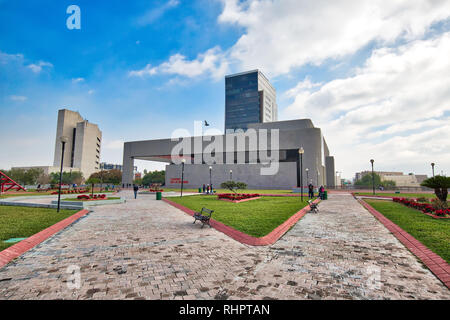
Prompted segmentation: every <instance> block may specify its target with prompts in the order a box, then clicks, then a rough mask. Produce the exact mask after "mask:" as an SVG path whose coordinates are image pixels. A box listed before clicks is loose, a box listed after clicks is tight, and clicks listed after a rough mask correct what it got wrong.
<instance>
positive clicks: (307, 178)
mask: <svg viewBox="0 0 450 320" xmlns="http://www.w3.org/2000/svg"><path fill="white" fill-rule="evenodd" d="M305 171H306V184H309V169H308V168H306V169H305Z"/></svg>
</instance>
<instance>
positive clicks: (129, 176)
mask: <svg viewBox="0 0 450 320" xmlns="http://www.w3.org/2000/svg"><path fill="white" fill-rule="evenodd" d="M130 151H131V150H130V145H129V144H127V143H125V144H124V145H123V163H122V166H123V169H122V170H123V171H122V184H123V185H124V186H125V187H127V185H132V184H133V178H134V177H133V174H134V158H133V157H132V156H131V155H130V153H131V152H130Z"/></svg>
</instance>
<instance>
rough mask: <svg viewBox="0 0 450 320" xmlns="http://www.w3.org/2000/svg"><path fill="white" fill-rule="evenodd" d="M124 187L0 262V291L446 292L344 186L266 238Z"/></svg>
mask: <svg viewBox="0 0 450 320" xmlns="http://www.w3.org/2000/svg"><path fill="white" fill-rule="evenodd" d="M121 196H125V197H126V198H127V202H126V203H124V204H119V205H105V206H101V207H96V208H95V211H94V212H91V213H90V214H89V215H87V216H85V217H84V218H82V219H81V220H79V221H78V222H77V223H75V224H74V225H72V226H70V227H68V228H67V229H65V230H63V231H61V232H60V233H58V234H57V235H55V236H53V237H51V238H50V239H48V240H47V241H45V242H43V243H42V244H40V245H39V246H37V247H35V248H34V249H32V250H30V251H28V252H27V253H25V254H24V255H22V256H21V257H20V258H18V259H16V260H15V261H13V262H12V263H10V264H8V265H7V266H5V267H4V268H2V269H0V299H450V293H449V290H448V289H447V288H446V287H444V286H443V285H442V284H441V282H440V281H439V280H438V279H437V278H436V277H435V276H434V275H433V274H432V273H431V272H430V271H429V270H428V269H426V268H425V267H424V266H423V265H422V264H421V263H420V262H418V260H417V259H416V258H415V257H414V256H413V255H412V254H411V253H410V252H409V251H408V250H407V249H406V248H405V247H404V246H403V245H402V244H401V243H400V242H399V241H398V240H397V239H396V238H395V237H394V236H393V235H392V234H390V233H389V231H388V230H387V229H385V228H384V227H383V226H382V225H381V224H380V223H379V222H378V221H377V220H376V219H375V218H374V217H373V216H372V215H371V214H370V213H368V212H367V211H366V210H365V209H364V208H362V207H361V206H360V204H359V203H357V201H355V200H354V199H353V197H351V196H350V195H346V194H343V195H341V194H331V195H330V196H329V200H327V201H324V202H322V203H321V204H320V206H319V207H320V212H319V214H311V213H308V214H307V215H306V216H305V217H303V218H302V219H301V220H300V221H299V222H298V223H297V224H296V225H295V226H294V227H293V228H292V229H291V230H290V231H289V232H288V233H287V234H285V235H284V237H282V238H281V239H280V240H279V241H278V242H277V243H275V244H274V245H272V246H267V247H251V246H247V245H243V244H241V243H239V242H236V241H234V240H233V239H230V238H229V237H227V236H226V235H224V234H222V233H220V232H218V231H217V230H215V229H210V228H203V229H200V226H199V225H197V224H195V225H193V224H192V220H193V219H192V217H190V216H188V215H186V214H184V213H182V212H181V211H179V210H177V209H175V208H173V207H171V206H169V205H168V204H166V203H164V202H162V201H156V200H155V196H153V195H139V196H138V199H137V200H134V199H132V193H131V192H129V191H124V192H121ZM68 268H69V272H68ZM77 268H79V270H80V273H79V274H80V288H79V289H76V288H75V289H74V288H72V287H71V286H73V285H74V283H73V281H72V280H71V279H73V277H74V276H76V275H77V271H76V269H77ZM73 270H75V273H74V274H72V273H71V272H73ZM69 287H71V288H69Z"/></svg>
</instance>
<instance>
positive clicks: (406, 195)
mask: <svg viewBox="0 0 450 320" xmlns="http://www.w3.org/2000/svg"><path fill="white" fill-rule="evenodd" d="M355 195H362V196H371V195H373V193H372V192H355ZM375 195H376V196H381V197H383V196H384V197H398V198H422V197H423V198H429V199H433V198H436V195H435V194H434V193H387V192H386V193H385V192H375Z"/></svg>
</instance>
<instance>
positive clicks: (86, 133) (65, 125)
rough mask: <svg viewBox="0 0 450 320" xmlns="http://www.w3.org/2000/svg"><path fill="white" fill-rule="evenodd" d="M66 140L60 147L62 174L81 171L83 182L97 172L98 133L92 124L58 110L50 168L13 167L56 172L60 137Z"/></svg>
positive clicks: (60, 143)
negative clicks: (53, 152) (62, 154)
mask: <svg viewBox="0 0 450 320" xmlns="http://www.w3.org/2000/svg"><path fill="white" fill-rule="evenodd" d="M62 136H65V137H67V138H68V141H67V142H66V145H65V148H64V160H63V171H66V172H70V171H72V172H75V171H81V172H82V174H83V177H84V178H85V179H87V178H89V176H90V175H91V174H92V173H94V172H96V171H99V170H100V151H101V144H102V132H101V131H100V129H99V128H98V126H97V125H96V124H93V123H90V122H89V121H88V120H85V119H83V117H81V115H80V114H79V113H78V112H75V111H71V110H67V109H61V110H59V111H58V123H57V128H56V139H55V154H54V160H53V166H31V167H14V168H18V169H30V168H40V169H43V170H44V173H46V174H50V173H52V172H59V171H60V168H61V150H62V142H61V137H62Z"/></svg>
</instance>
